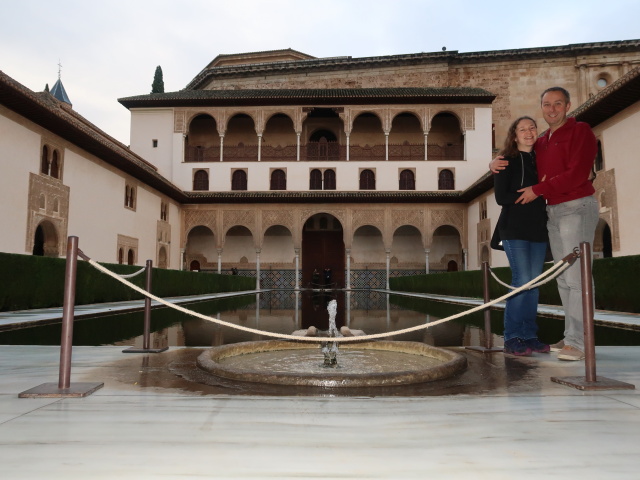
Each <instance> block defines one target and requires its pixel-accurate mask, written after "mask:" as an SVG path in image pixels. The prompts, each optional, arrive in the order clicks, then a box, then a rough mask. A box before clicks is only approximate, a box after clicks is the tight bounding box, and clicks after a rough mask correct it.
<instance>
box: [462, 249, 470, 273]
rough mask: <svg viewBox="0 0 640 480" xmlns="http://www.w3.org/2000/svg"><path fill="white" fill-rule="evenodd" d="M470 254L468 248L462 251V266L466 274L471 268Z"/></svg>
mask: <svg viewBox="0 0 640 480" xmlns="http://www.w3.org/2000/svg"><path fill="white" fill-rule="evenodd" d="M468 253H469V251H468V250H467V249H466V248H463V249H462V264H463V268H464V271H465V272H466V271H467V270H468V269H469V266H468V264H467V256H468V255H467V254H468Z"/></svg>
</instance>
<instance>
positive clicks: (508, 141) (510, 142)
mask: <svg viewBox="0 0 640 480" xmlns="http://www.w3.org/2000/svg"><path fill="white" fill-rule="evenodd" d="M522 120H531V121H532V122H533V124H534V125H535V126H536V128H538V124H537V123H536V121H535V120H534V119H533V118H531V117H529V116H527V115H525V116H523V117H520V118H516V119H515V120H514V121H513V123H512V124H511V126H510V127H509V130H507V138H505V139H504V147H502V151H501V152H500V155H502V156H503V157H514V156H516V155H517V154H518V144H517V143H516V128H518V124H519V123H520V122H521V121H522Z"/></svg>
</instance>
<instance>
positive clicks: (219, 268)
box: [216, 248, 222, 273]
mask: <svg viewBox="0 0 640 480" xmlns="http://www.w3.org/2000/svg"><path fill="white" fill-rule="evenodd" d="M216 250H217V251H218V273H222V249H221V248H218V249H216Z"/></svg>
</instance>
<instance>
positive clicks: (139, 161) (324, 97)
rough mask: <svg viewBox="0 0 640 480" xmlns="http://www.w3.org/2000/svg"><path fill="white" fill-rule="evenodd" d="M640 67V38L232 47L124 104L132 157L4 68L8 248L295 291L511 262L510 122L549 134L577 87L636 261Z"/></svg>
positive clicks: (608, 223)
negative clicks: (496, 180)
mask: <svg viewBox="0 0 640 480" xmlns="http://www.w3.org/2000/svg"><path fill="white" fill-rule="evenodd" d="M638 65H640V41H638V40H634V41H625V42H604V43H593V44H582V45H569V46H563V47H548V48H539V49H522V50H509V51H495V52H476V53H458V52H437V53H420V54H410V55H394V56H385V57H371V58H356V59H353V58H351V57H339V58H329V59H326V58H325V59H323V58H319V59H318V58H313V57H310V56H309V55H306V54H303V53H300V52H296V51H295V50H281V51H272V52H258V53H248V54H240V55H219V56H218V57H216V58H215V59H214V60H213V61H212V62H211V63H210V64H209V65H207V66H206V67H205V68H204V69H203V70H202V71H201V72H200V73H199V74H198V75H197V76H196V77H195V78H194V79H193V80H192V81H191V82H190V83H189V85H187V86H186V88H185V89H183V90H180V91H178V92H169V93H156V94H149V95H140V96H135V97H127V98H121V99H119V101H120V103H121V104H122V105H124V106H125V107H126V108H128V109H129V110H130V112H131V145H130V146H124V145H122V144H120V143H119V142H117V141H115V140H114V139H112V138H111V137H109V136H108V135H107V134H105V133H104V132H101V131H100V130H98V129H97V128H96V127H95V126H93V125H91V124H90V123H89V122H87V121H86V120H85V119H84V118H83V117H81V116H80V115H78V114H77V113H76V112H75V111H74V110H73V109H72V108H71V106H70V105H69V102H68V101H64V99H63V100H59V99H58V98H56V97H54V96H53V95H51V94H50V93H48V92H42V93H35V92H31V91H30V90H28V89H26V88H25V87H23V86H22V85H20V84H19V83H17V82H16V81H15V80H13V79H11V78H10V77H8V76H6V75H5V74H1V75H0V112H1V113H2V116H0V122H1V123H0V126H2V130H3V135H2V140H0V149H1V150H0V154H1V155H2V156H3V157H4V159H3V169H4V170H5V171H6V172H7V173H8V175H3V176H2V177H3V179H2V180H0V182H2V183H3V184H4V185H3V189H2V191H3V196H5V197H6V199H5V202H3V206H2V207H0V208H2V209H3V210H4V211H3V216H4V218H6V219H8V220H9V223H8V224H9V225H11V228H10V233H9V234H7V235H5V234H3V240H2V242H1V244H0V248H1V249H2V250H3V251H8V252H13V253H27V254H31V253H35V254H44V255H53V256H57V255H63V254H64V244H65V239H66V236H67V235H71V234H74V235H78V236H79V237H80V244H81V248H83V249H84V250H85V253H87V254H88V255H89V256H94V257H95V258H97V259H98V260H101V261H110V262H121V263H134V264H143V263H144V261H145V260H146V259H147V258H151V259H153V260H154V264H155V265H156V266H160V267H163V268H183V269H191V270H203V271H215V272H224V273H228V272H229V271H231V269H235V270H237V271H238V272H239V273H240V274H243V275H251V276H257V278H258V279H259V280H258V284H259V285H261V286H264V287H285V288H296V287H298V288H300V287H306V286H309V285H312V284H314V283H316V280H317V278H316V277H314V271H317V272H318V273H319V274H320V278H321V279H320V281H321V282H325V279H324V276H323V274H324V272H325V271H328V273H329V275H330V279H329V280H328V281H327V283H331V284H333V285H337V286H340V287H347V288H362V287H384V286H385V284H386V282H387V281H388V278H389V277H390V276H393V275H406V274H415V273H424V272H432V271H446V270H458V269H475V268H478V267H479V265H480V263H481V262H482V261H489V262H491V264H492V265H506V264H507V261H506V257H505V256H504V254H502V253H498V252H491V250H490V249H489V246H488V244H489V240H490V238H491V233H492V231H493V226H494V225H495V221H496V219H497V217H498V214H499V208H498V206H497V205H496V204H495V201H494V200H493V191H492V178H491V176H490V175H489V174H488V172H487V165H488V162H489V160H490V159H491V158H492V156H493V155H494V154H495V152H496V148H498V147H499V146H500V145H501V143H502V141H503V139H504V134H505V131H506V128H507V127H508V125H509V123H510V121H511V119H513V118H515V117H517V116H520V115H523V114H529V115H533V116H534V117H536V118H538V120H539V124H540V126H544V122H543V120H542V119H541V118H540V113H539V112H540V108H539V95H540V93H541V92H542V91H543V90H544V89H545V88H547V87H549V86H553V85H561V86H564V87H565V88H567V89H568V90H569V91H570V93H571V95H572V104H573V106H574V107H579V108H578V109H577V110H576V111H575V112H574V115H575V116H576V117H577V118H578V119H579V120H582V121H587V122H589V123H590V124H591V125H592V128H593V129H594V132H595V133H596V136H597V137H598V140H599V144H600V153H599V155H598V159H597V161H596V166H597V170H598V172H597V178H596V180H595V185H596V188H597V190H598V192H597V195H598V198H599V200H600V203H601V224H600V226H599V228H598V233H597V236H596V244H595V250H596V255H602V256H616V255H628V254H637V253H638V248H637V247H636V245H635V242H633V236H635V234H636V233H640V232H636V231H635V230H636V229H637V227H636V226H635V225H636V224H637V222H636V221H634V220H635V215H636V214H635V209H634V208H633V206H632V202H633V201H634V200H633V199H632V197H633V195H634V194H635V192H634V188H635V186H634V184H633V181H634V179H636V180H637V179H638V175H639V174H638V167H637V162H636V161H634V158H635V157H636V156H637V152H638V148H636V147H637V145H636V143H637V142H638V141H637V140H636V139H635V136H634V134H633V133H632V132H633V131H634V129H637V127H638V125H639V123H640V119H639V118H638V117H639V114H638V108H639V107H638V100H639V99H640V95H639V92H640V89H639V87H638V83H639V80H638V77H639V74H638V71H639V68H638ZM65 96H66V93H65ZM67 100H68V98H67ZM541 131H542V128H541ZM4 132H6V133H7V134H6V135H5V134H4ZM9 199H14V200H13V203H11V202H9ZM16 199H17V200H16ZM92 252H94V254H93V255H92Z"/></svg>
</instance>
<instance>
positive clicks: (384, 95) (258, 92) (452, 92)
mask: <svg viewBox="0 0 640 480" xmlns="http://www.w3.org/2000/svg"><path fill="white" fill-rule="evenodd" d="M494 99H495V95H493V94H492V93H491V92H488V91H487V90H484V89H482V88H471V87H439V88H436V87H426V88H406V87H401V88H336V89H305V88H302V89H289V88H287V89H246V90H180V91H178V92H169V93H153V94H149V95H138V96H134V97H125V98H120V99H118V101H119V102H120V103H121V104H122V105H124V106H125V107H127V108H135V107H151V106H187V105H240V104H241V105H265V104H269V105H272V104H276V105H283V104H296V105H318V104H322V105H327V104H328V105H338V104H342V105H351V104H361V103H403V104H406V103H480V104H489V103H491V102H492V101H493V100H494Z"/></svg>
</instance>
